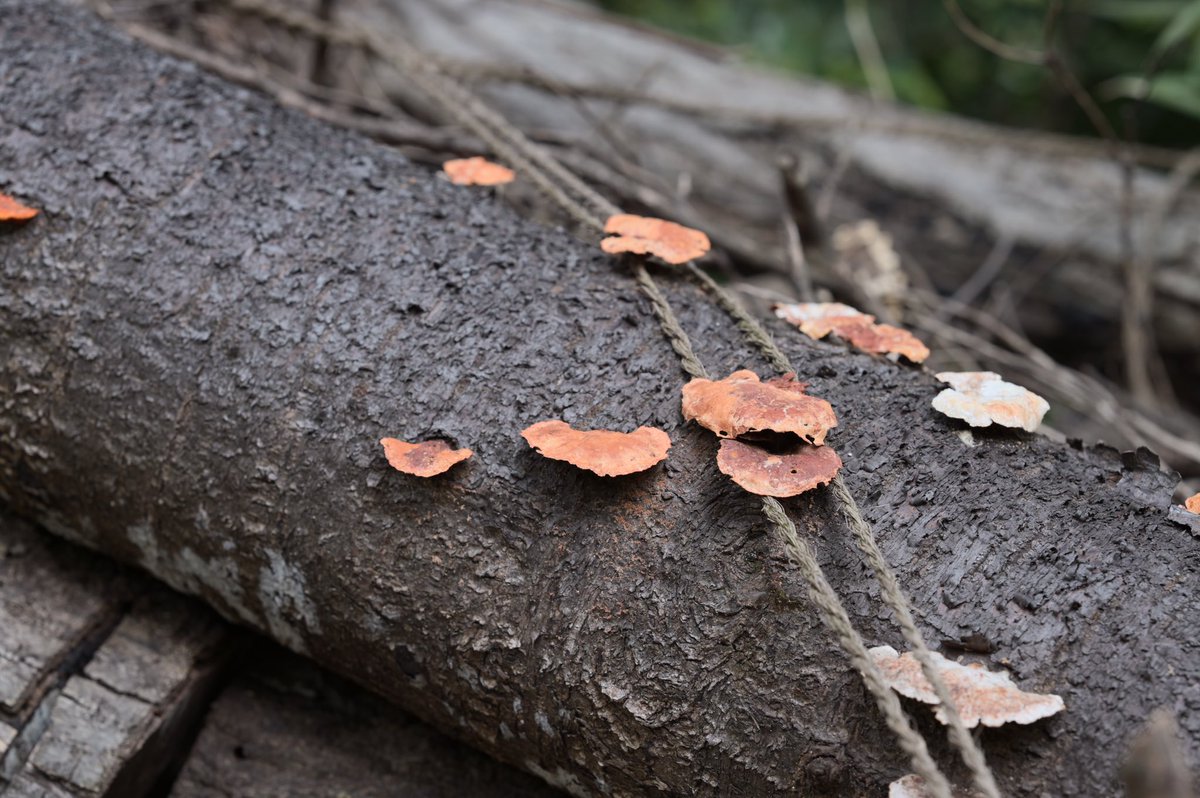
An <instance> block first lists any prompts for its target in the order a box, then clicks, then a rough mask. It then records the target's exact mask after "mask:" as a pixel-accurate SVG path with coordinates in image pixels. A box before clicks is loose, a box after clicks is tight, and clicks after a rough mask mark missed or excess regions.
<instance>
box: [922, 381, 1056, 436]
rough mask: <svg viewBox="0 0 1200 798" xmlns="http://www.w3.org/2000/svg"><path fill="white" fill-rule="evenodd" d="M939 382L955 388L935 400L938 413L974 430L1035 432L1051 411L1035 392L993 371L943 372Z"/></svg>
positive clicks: (942, 393)
mask: <svg viewBox="0 0 1200 798" xmlns="http://www.w3.org/2000/svg"><path fill="white" fill-rule="evenodd" d="M937 378H938V379H939V380H941V381H942V382H945V383H949V384H950V386H951V387H949V388H946V389H945V390H943V391H942V392H941V393H939V394H938V395H937V396H935V397H934V398H933V408H934V410H937V411H938V412H940V413H943V414H945V415H947V416H950V417H951V418H959V419H962V420H963V421H965V422H967V423H968V424H970V425H971V426H972V427H986V426H988V425H990V424H999V425H1001V426H1004V427H1016V428H1020V429H1023V430H1026V431H1028V432H1033V431H1034V430H1036V429H1037V428H1038V425H1039V424H1041V423H1042V417H1043V416H1045V415H1046V411H1047V410H1049V409H1050V404H1049V403H1048V402H1047V401H1046V400H1045V399H1043V398H1042V397H1040V396H1038V395H1037V394H1036V393H1034V392H1033V391H1030V390H1026V389H1025V388H1022V387H1021V386H1020V385H1013V384H1012V383H1011V382H1005V381H1004V380H1002V379H1001V378H1000V375H999V374H995V373H993V372H990V371H943V372H941V373H939V374H938V375H937Z"/></svg>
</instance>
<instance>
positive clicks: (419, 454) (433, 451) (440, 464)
mask: <svg viewBox="0 0 1200 798" xmlns="http://www.w3.org/2000/svg"><path fill="white" fill-rule="evenodd" d="M379 443H380V444H382V445H383V453H384V454H385V455H386V456H387V461H388V463H389V464H390V465H391V466H392V468H394V469H396V470H397V471H400V472H402V473H405V474H411V475H412V476H414V477H435V476H437V475H438V474H442V473H445V472H446V471H449V470H450V468H451V466H453V465H455V464H457V463H461V462H462V461H463V460H466V459H467V458H468V457H470V456H471V455H473V454H474V452H472V451H471V450H470V449H454V448H452V447H451V446H450V444H448V443H446V442H445V441H441V440H432V441H423V442H421V443H406V442H405V441H401V440H397V439H396V438H383V439H381V440H380V441H379Z"/></svg>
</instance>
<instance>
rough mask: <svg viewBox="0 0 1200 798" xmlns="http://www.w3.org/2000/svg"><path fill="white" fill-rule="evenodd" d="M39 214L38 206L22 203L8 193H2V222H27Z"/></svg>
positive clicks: (0, 198)
mask: <svg viewBox="0 0 1200 798" xmlns="http://www.w3.org/2000/svg"><path fill="white" fill-rule="evenodd" d="M37 215H38V212H37V209H36V208H30V207H28V206H25V205H22V204H21V203H19V202H17V201H16V200H15V199H13V198H12V197H10V196H8V195H7V194H0V222H25V221H28V220H30V219H32V218H33V217H35V216H37Z"/></svg>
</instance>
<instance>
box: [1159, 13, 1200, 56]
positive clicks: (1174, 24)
mask: <svg viewBox="0 0 1200 798" xmlns="http://www.w3.org/2000/svg"><path fill="white" fill-rule="evenodd" d="M1197 31H1200V0H1192V2H1191V3H1189V4H1188V5H1186V6H1184V7H1183V8H1181V9H1179V13H1177V14H1176V15H1175V16H1174V17H1173V18H1172V19H1171V21H1170V23H1168V24H1167V27H1165V28H1163V32H1162V33H1160V34H1159V35H1158V39H1157V40H1155V42H1154V46H1153V47H1151V48H1150V60H1151V61H1158V60H1159V59H1160V58H1162V57H1163V56H1164V55H1166V54H1167V53H1168V52H1170V51H1171V50H1172V49H1174V48H1175V45H1177V44H1180V43H1181V42H1183V41H1184V40H1186V39H1187V38H1188V37H1190V36H1192V35H1193V34H1195V33H1196V32H1197Z"/></svg>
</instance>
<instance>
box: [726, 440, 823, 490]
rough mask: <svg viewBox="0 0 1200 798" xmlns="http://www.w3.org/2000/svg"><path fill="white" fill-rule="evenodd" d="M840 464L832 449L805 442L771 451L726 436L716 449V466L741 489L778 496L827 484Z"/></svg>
mask: <svg viewBox="0 0 1200 798" xmlns="http://www.w3.org/2000/svg"><path fill="white" fill-rule="evenodd" d="M841 467H842V458H840V457H838V456H837V452H835V451H834V450H833V449H832V448H830V447H828V446H810V445H809V444H807V443H801V444H799V446H798V447H796V448H795V449H794V450H793V451H790V452H786V453H783V454H774V453H772V452H769V451H767V450H766V449H764V448H762V447H760V446H752V445H751V444H748V443H743V442H742V441H735V440H729V439H726V440H723V441H721V448H720V450H719V451H718V452H717V468H719V469H720V470H721V473H722V474H725V475H727V476H728V477H729V478H731V479H732V480H733V481H734V482H736V483H737V484H738V485H739V486H740V487H741V488H742V489H743V490H746V491H749V492H750V493H754V494H757V495H759V496H774V497H776V498H778V499H786V498H787V497H789V496H799V495H800V494H801V493H805V492H806V491H810V490H812V489H813V488H816V487H819V486H820V485H828V484H829V482H830V480H832V479H833V478H834V477H835V476H837V472H838V470H839V469H840V468H841Z"/></svg>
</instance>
